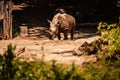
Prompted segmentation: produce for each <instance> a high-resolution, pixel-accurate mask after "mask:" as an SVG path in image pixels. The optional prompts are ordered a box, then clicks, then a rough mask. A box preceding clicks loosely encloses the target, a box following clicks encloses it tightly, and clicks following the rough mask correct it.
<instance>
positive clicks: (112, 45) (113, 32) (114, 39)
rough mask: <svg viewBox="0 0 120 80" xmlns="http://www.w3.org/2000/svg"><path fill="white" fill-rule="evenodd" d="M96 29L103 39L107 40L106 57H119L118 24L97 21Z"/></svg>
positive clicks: (119, 25)
mask: <svg viewBox="0 0 120 80" xmlns="http://www.w3.org/2000/svg"><path fill="white" fill-rule="evenodd" d="M98 31H99V32H100V33H101V35H102V37H103V39H105V40H107V41H108V42H109V44H108V47H107V48H108V52H106V53H105V55H104V56H105V57H106V58H117V59H120V45H119V44H120V40H119V39H120V24H117V23H116V24H107V23H105V22H101V23H99V26H98ZM103 47H104V46H103Z"/></svg>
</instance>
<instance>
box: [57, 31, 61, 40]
mask: <svg viewBox="0 0 120 80" xmlns="http://www.w3.org/2000/svg"><path fill="white" fill-rule="evenodd" d="M57 36H58V39H59V40H60V39H61V36H60V31H58V34H57Z"/></svg>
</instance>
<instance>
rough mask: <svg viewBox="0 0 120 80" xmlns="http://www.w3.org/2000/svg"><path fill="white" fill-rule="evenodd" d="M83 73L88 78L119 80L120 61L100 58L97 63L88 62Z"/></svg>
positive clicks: (87, 79) (89, 79) (91, 79)
mask: <svg viewBox="0 0 120 80" xmlns="http://www.w3.org/2000/svg"><path fill="white" fill-rule="evenodd" d="M84 68H85V69H84V71H83V75H86V77H85V79H86V80H119V79H120V76H119V75H120V61H119V60H117V61H113V62H112V61H110V60H109V61H105V60H100V61H98V62H96V63H87V64H86V67H84Z"/></svg>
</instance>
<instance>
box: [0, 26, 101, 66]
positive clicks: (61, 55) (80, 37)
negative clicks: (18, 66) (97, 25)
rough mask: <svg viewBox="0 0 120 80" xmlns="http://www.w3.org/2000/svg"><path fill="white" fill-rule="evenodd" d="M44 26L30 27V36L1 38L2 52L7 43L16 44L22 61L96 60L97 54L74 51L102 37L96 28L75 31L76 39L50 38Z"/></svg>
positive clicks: (5, 48)
mask: <svg viewBox="0 0 120 80" xmlns="http://www.w3.org/2000/svg"><path fill="white" fill-rule="evenodd" d="M45 31H46V28H44V27H35V28H30V29H29V35H28V36H18V37H16V38H14V39H13V40H0V53H1V54H2V53H4V51H6V50H7V45H8V44H10V43H11V44H12V45H13V46H15V45H16V50H15V55H16V57H19V58H20V60H21V61H40V60H41V59H42V58H43V60H44V61H48V62H49V61H53V60H56V61H57V62H58V63H63V64H72V62H75V63H76V64H80V65H81V64H83V63H84V62H95V61H96V57H95V55H89V56H88V55H81V56H75V55H73V54H72V53H73V52H72V51H74V50H75V49H77V48H78V47H79V46H80V45H81V44H82V43H84V42H85V41H87V42H88V43H90V42H92V41H94V40H96V39H98V38H100V36H99V35H96V29H91V28H89V29H87V28H86V29H85V28H81V29H80V30H76V32H75V40H57V38H55V39H54V40H49V39H48V37H47V33H46V32H45ZM61 35H62V34H61Z"/></svg>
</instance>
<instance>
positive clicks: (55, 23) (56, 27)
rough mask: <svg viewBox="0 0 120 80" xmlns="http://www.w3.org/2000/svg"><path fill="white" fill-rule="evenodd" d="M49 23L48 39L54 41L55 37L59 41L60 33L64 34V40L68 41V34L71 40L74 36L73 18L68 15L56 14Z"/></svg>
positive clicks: (74, 24) (74, 23)
mask: <svg viewBox="0 0 120 80" xmlns="http://www.w3.org/2000/svg"><path fill="white" fill-rule="evenodd" d="M48 22H49V23H50V28H49V29H50V39H54V38H55V37H56V36H57V37H58V39H59V40H60V39H61V35H60V33H63V34H64V40H66V39H68V33H69V32H70V33H71V39H73V36H74V29H75V26H76V22H75V18H74V17H73V16H71V15H69V14H66V13H64V14H61V13H58V14H56V15H55V16H54V17H53V19H52V21H50V20H48Z"/></svg>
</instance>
